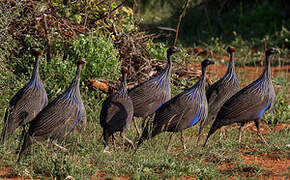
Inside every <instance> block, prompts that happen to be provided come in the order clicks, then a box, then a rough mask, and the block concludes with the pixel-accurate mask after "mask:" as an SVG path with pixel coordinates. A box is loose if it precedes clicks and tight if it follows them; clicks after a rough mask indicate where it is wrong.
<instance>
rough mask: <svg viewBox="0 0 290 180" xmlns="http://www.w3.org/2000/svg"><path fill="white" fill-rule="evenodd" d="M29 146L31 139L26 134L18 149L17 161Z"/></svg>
mask: <svg viewBox="0 0 290 180" xmlns="http://www.w3.org/2000/svg"><path fill="white" fill-rule="evenodd" d="M31 144H32V140H31V137H30V136H29V134H28V133H27V134H26V135H25V138H24V141H23V144H22V147H21V149H20V151H19V154H18V159H17V161H19V160H20V158H21V156H22V154H23V152H24V151H25V150H26V149H27V148H28V147H29V146H30V145H31Z"/></svg>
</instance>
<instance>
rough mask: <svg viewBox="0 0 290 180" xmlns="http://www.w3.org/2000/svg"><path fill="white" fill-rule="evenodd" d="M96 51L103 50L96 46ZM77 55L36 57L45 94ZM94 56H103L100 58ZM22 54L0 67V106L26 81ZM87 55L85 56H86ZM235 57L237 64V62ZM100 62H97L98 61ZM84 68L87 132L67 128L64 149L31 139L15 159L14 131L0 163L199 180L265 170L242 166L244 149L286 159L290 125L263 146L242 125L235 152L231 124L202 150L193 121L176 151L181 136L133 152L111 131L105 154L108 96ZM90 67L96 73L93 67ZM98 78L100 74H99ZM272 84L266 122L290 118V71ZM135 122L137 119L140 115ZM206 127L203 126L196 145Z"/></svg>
mask: <svg viewBox="0 0 290 180" xmlns="http://www.w3.org/2000/svg"><path fill="white" fill-rule="evenodd" d="M100 41H104V39H100ZM99 44H100V43H99ZM106 44H108V43H106ZM108 47H110V46H108ZM108 47H106V49H107V48H108ZM221 49H222V48H221ZM151 51H153V49H151ZM98 52H104V53H106V51H102V50H101V51H98ZM164 52H165V46H164V45H161V47H160V49H158V47H156V57H160V58H163V57H164ZM223 52H224V50H220V51H219V53H223ZM182 56H183V54H179V55H177V56H176V57H175V60H174V61H175V62H177V63H180V64H181V65H183V63H184V62H183V61H182ZM78 57H79V55H76V56H75V57H73V58H71V59H70V60H69V61H62V58H61V57H59V58H55V59H54V60H53V61H51V62H46V61H41V77H42V78H43V79H44V82H45V87H46V89H47V91H48V94H49V97H50V99H51V98H53V97H55V96H56V93H60V92H62V91H63V90H64V88H66V87H67V85H68V84H69V83H70V81H71V79H72V77H73V75H74V71H75V65H74V62H75V60H76V59H77V58H78ZM87 57H90V55H89V54H87ZM99 57H106V56H105V55H104V56H103V55H100V56H99ZM115 57H117V55H116V56H115ZM115 57H112V58H115ZM237 57H238V56H237ZM24 59H27V61H22V60H20V59H15V61H14V63H12V64H10V65H9V66H8V69H7V71H5V72H2V73H3V75H4V76H3V77H4V78H3V79H1V84H2V85H6V88H1V98H0V103H1V104H3V105H4V104H7V103H8V101H9V99H10V98H11V97H12V95H13V94H14V92H16V90H18V89H19V87H21V86H22V85H23V84H24V83H25V82H27V80H28V79H29V74H30V72H31V64H32V61H33V60H31V57H30V56H29V55H26V56H24ZM93 59H94V58H91V60H93ZM238 59H239V61H242V59H240V58H238ZM99 61H102V60H101V59H99ZM194 61H195V60H194ZM197 61H200V60H199V59H198V60H197ZM24 62H26V63H24ZM27 62H29V63H27ZM91 63H93V62H91ZM116 63H117V61H116ZM221 63H222V62H221ZM109 65H110V64H109ZM112 67H117V68H118V63H117V64H114V65H112ZM14 68H16V69H17V75H16V74H14V73H13V70H14ZM85 68H87V69H86V70H84V72H83V74H82V83H81V93H82V96H83V99H84V103H85V106H86V109H87V112H88V126H87V129H86V130H85V131H84V132H82V133H79V132H73V133H71V134H70V135H69V136H67V137H66V138H65V139H63V140H61V141H60V144H62V145H64V146H65V147H67V148H68V150H69V152H68V153H64V152H62V151H60V150H59V149H56V150H54V149H53V148H52V147H50V146H49V142H48V141H45V142H41V143H40V144H37V143H35V144H33V145H32V146H31V148H30V149H29V150H28V151H27V152H26V153H25V154H24V156H23V159H22V160H21V161H20V162H19V163H17V162H16V159H17V155H16V154H15V150H16V147H17V146H18V144H19V138H18V135H19V134H20V131H19V130H18V131H17V132H16V133H15V134H14V135H13V136H11V137H10V138H9V139H8V141H6V143H5V144H4V145H0V154H2V156H1V157H0V166H2V167H3V166H4V167H6V166H8V167H12V172H11V173H12V176H14V175H15V176H25V177H31V178H32V177H33V178H43V177H56V178H59V179H64V178H65V177H68V176H73V177H74V178H76V179H87V178H90V177H100V176H102V177H106V178H114V177H119V176H125V177H131V178H134V179H159V178H161V177H162V178H171V177H180V176H193V177H197V178H199V179H216V178H227V177H231V176H235V177H236V178H241V179H242V178H245V177H258V176H260V175H265V174H267V173H269V172H268V171H267V170H265V169H264V168H263V167H262V166H260V165H257V164H252V165H249V164H245V162H244V161H243V160H242V158H241V155H242V154H244V153H245V152H244V150H248V151H250V152H251V153H252V154H253V155H259V154H261V153H265V152H267V153H270V152H273V151H275V152H276V151H278V152H279V153H280V156H281V158H287V152H288V151H289V147H287V145H288V144H289V135H290V134H289V133H290V132H289V129H283V130H282V131H271V133H267V134H266V135H265V138H266V139H267V140H268V142H270V147H267V146H266V145H265V144H263V143H262V141H261V140H260V139H259V138H258V136H257V135H256V134H255V133H253V132H251V131H249V130H245V131H244V134H243V138H242V149H239V148H238V144H237V137H238V128H237V127H236V128H231V130H230V131H229V132H228V133H227V134H226V137H224V138H220V137H219V133H216V134H214V135H213V136H212V137H211V139H210V140H209V142H208V145H207V146H206V147H205V148H201V147H197V146H196V135H197V131H198V127H197V126H195V127H193V128H190V129H188V130H186V146H187V149H186V150H182V149H181V143H180V141H179V138H178V137H175V139H174V141H173V143H172V146H171V149H170V151H169V152H167V151H166V147H167V143H168V137H169V133H163V134H161V135H159V136H157V137H156V138H154V139H151V140H148V141H146V142H145V143H144V144H142V146H141V147H140V149H138V151H137V152H136V153H134V152H132V151H131V149H130V147H129V145H128V144H126V143H125V145H124V141H123V140H122V139H121V138H119V137H118V136H117V137H118V138H117V139H118V143H117V148H116V149H114V148H113V146H112V145H111V146H110V150H111V151H112V152H111V153H110V154H104V153H103V148H104V147H103V141H102V137H101V135H102V129H101V127H100V124H99V112H100V107H101V103H102V101H103V99H104V98H105V97H106V95H104V94H99V93H98V92H96V91H95V90H92V89H89V88H88V87H87V85H86V80H87V78H90V77H91V75H92V74H90V73H91V72H92V71H90V67H89V66H87V67H85ZM95 68H98V66H97V65H96V66H95ZM93 70H96V71H97V69H93ZM19 72H20V73H19ZM97 72H98V71H97ZM94 73H96V72H94ZM94 73H93V74H94ZM114 73H116V74H115V75H112V76H111V77H110V79H113V80H116V79H117V77H118V73H117V71H114ZM239 73H242V72H239ZM101 76H102V74H100V75H98V76H97V77H101ZM20 77H21V78H20ZM243 81H244V82H247V83H249V82H248V80H246V79H243ZM273 81H274V85H275V87H278V86H279V87H280V86H281V87H282V88H280V89H279V91H277V102H276V105H275V108H276V109H275V111H274V115H271V114H270V113H266V115H265V116H264V118H263V119H264V120H265V121H264V124H267V123H269V124H270V125H274V124H279V123H289V117H290V115H289V112H290V111H289V109H290V107H289V105H288V103H289V102H288V100H287V98H288V96H289V92H288V91H289V90H288V89H289V76H287V74H286V75H284V74H281V75H279V76H275V77H274V78H273ZM183 83H184V85H185V86H191V85H192V84H194V80H190V81H184V82H183ZM180 91H181V89H180V88H179V87H173V94H174V95H175V94H177V93H179V92H180ZM4 110H5V106H1V109H0V113H1V114H3V113H4ZM139 122H140V123H141V121H140V120H139ZM2 127H3V123H1V125H0V128H2ZM208 130H209V129H206V130H205V131H204V134H203V139H202V142H203V140H204V138H205V135H206V132H207V131H208ZM177 136H179V134H177ZM128 137H129V138H131V139H134V140H136V139H135V137H136V132H135V129H134V127H133V126H131V128H130V129H129V131H128ZM222 164H234V167H232V168H229V169H226V170H224V169H221V168H220V167H219V166H220V165H222Z"/></svg>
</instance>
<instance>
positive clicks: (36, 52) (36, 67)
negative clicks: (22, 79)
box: [31, 49, 41, 81]
mask: <svg viewBox="0 0 290 180" xmlns="http://www.w3.org/2000/svg"><path fill="white" fill-rule="evenodd" d="M31 54H32V55H33V56H34V57H35V62H34V67H33V71H32V76H31V81H33V80H35V79H36V78H39V61H40V57H41V51H40V50H39V49H32V50H31Z"/></svg>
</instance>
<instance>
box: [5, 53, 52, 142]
mask: <svg viewBox="0 0 290 180" xmlns="http://www.w3.org/2000/svg"><path fill="white" fill-rule="evenodd" d="M31 54H32V55H33V56H35V63H34V68H33V72H32V76H31V78H30V80H29V81H28V83H27V84H25V86H24V87H23V88H21V89H20V90H19V91H18V92H17V93H16V94H15V96H14V97H13V98H12V99H11V100H10V102H9V106H8V107H7V109H6V112H5V116H4V128H3V130H2V136H1V142H2V143H4V140H5V138H6V136H9V135H11V134H12V133H13V132H14V131H15V129H16V128H18V127H19V126H23V131H22V135H21V136H24V132H25V129H24V125H25V124H26V123H28V122H30V121H31V120H32V119H33V118H34V117H35V116H36V115H37V114H38V113H39V112H40V111H41V110H42V109H43V108H44V107H45V106H46V105H47V94H46V91H45V88H44V85H43V83H42V81H41V79H40V76H39V61H40V56H41V51H40V50H39V49H32V50H31ZM21 138H22V137H21Z"/></svg>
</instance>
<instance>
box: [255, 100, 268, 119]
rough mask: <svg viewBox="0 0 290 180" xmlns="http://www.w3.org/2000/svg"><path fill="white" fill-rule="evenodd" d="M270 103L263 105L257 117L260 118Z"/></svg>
mask: <svg viewBox="0 0 290 180" xmlns="http://www.w3.org/2000/svg"><path fill="white" fill-rule="evenodd" d="M270 105H271V102H270V103H269V104H267V106H265V107H264V108H263V109H262V110H261V111H260V112H259V114H258V119H260V118H261V117H262V116H263V114H264V112H265V111H266V110H267V109H269V107H270Z"/></svg>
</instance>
